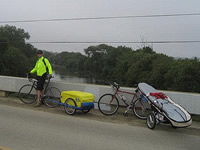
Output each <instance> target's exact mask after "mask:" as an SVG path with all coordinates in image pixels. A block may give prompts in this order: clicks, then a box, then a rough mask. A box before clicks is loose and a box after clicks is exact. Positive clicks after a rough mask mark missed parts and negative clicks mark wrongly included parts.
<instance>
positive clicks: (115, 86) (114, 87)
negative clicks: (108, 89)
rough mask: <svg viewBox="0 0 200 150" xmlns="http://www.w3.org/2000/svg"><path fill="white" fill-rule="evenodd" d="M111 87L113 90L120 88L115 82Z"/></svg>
mask: <svg viewBox="0 0 200 150" xmlns="http://www.w3.org/2000/svg"><path fill="white" fill-rule="evenodd" d="M111 86H112V88H113V89H115V90H118V89H119V88H120V86H119V84H117V83H116V82H113V83H111Z"/></svg>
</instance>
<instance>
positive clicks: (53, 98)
mask: <svg viewBox="0 0 200 150" xmlns="http://www.w3.org/2000/svg"><path fill="white" fill-rule="evenodd" d="M60 95H61V92H60V90H59V89H58V88H56V87H49V88H47V90H46V93H45V99H44V102H45V105H47V106H48V107H50V108H55V107H57V106H58V105H59V103H60Z"/></svg>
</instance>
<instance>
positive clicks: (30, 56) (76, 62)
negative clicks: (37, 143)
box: [0, 25, 200, 92]
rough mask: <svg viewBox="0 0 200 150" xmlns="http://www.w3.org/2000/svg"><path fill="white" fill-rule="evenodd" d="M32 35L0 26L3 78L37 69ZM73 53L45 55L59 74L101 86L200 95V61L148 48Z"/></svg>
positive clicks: (95, 48) (92, 48)
mask: <svg viewBox="0 0 200 150" xmlns="http://www.w3.org/2000/svg"><path fill="white" fill-rule="evenodd" d="M29 38H30V35H29V34H28V33H27V32H25V31H24V30H23V29H18V28H16V27H14V26H8V25H6V26H0V51H1V55H0V74H1V75H9V76H19V77H23V76H25V73H26V72H28V71H30V69H31V68H32V67H33V66H34V65H35V61H36V60H37V57H36V50H37V49H36V48H34V47H33V46H32V45H30V44H27V43H26V42H25V40H28V39H29ZM84 51H85V55H83V54H81V53H74V52H62V53H50V52H47V51H46V52H45V57H47V58H48V59H49V60H50V62H51V63H52V64H53V68H54V69H55V70H57V71H59V70H66V71H69V72H76V73H79V74H81V75H87V76H89V77H94V78H95V79H96V81H97V83H98V84H106V83H108V82H109V81H111V80H112V81H116V82H118V83H119V84H120V85H121V86H129V87H135V85H137V84H138V83H140V82H146V83H148V84H150V85H152V86H153V87H155V88H157V89H160V90H161V89H162V90H175V91H185V92H200V62H199V60H198V59H197V58H193V59H186V58H185V59H175V58H173V57H169V56H167V55H164V54H158V53H156V52H154V51H153V50H152V48H151V47H149V46H144V47H142V48H140V49H137V50H133V49H132V48H129V47H124V46H119V47H116V48H115V47H112V46H109V45H105V44H101V45H98V46H90V47H88V48H87V49H85V50H84Z"/></svg>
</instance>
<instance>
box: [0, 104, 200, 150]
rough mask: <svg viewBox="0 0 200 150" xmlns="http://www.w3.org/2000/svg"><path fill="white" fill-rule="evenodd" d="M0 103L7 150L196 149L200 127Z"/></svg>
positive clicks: (0, 142) (1, 141) (0, 136)
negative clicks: (147, 123)
mask: <svg viewBox="0 0 200 150" xmlns="http://www.w3.org/2000/svg"><path fill="white" fill-rule="evenodd" d="M78 115H80V114H77V115H75V116H69V115H64V112H63V115H61V114H59V113H52V112H45V111H40V110H39V109H35V108H34V109H27V108H23V107H15V106H9V105H4V104H3V105H2V104H0V147H6V148H9V149H11V150H56V149H58V150H83V149H88V150H128V149H131V150H155V149H158V150H199V147H200V129H198V128H196V129H194V128H190V127H189V128H183V129H173V128H171V127H170V126H166V125H160V127H159V126H158V127H156V129H155V130H150V129H148V128H146V126H142V127H141V126H138V125H137V124H126V123H116V122H111V123H109V122H108V121H101V120H95V119H90V118H81V117H76V116H78ZM143 123H144V122H143Z"/></svg>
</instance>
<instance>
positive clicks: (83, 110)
mask: <svg viewBox="0 0 200 150" xmlns="http://www.w3.org/2000/svg"><path fill="white" fill-rule="evenodd" d="M90 110H91V108H90V109H82V110H81V111H82V112H83V113H85V114H86V113H88V112H89V111H90Z"/></svg>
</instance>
